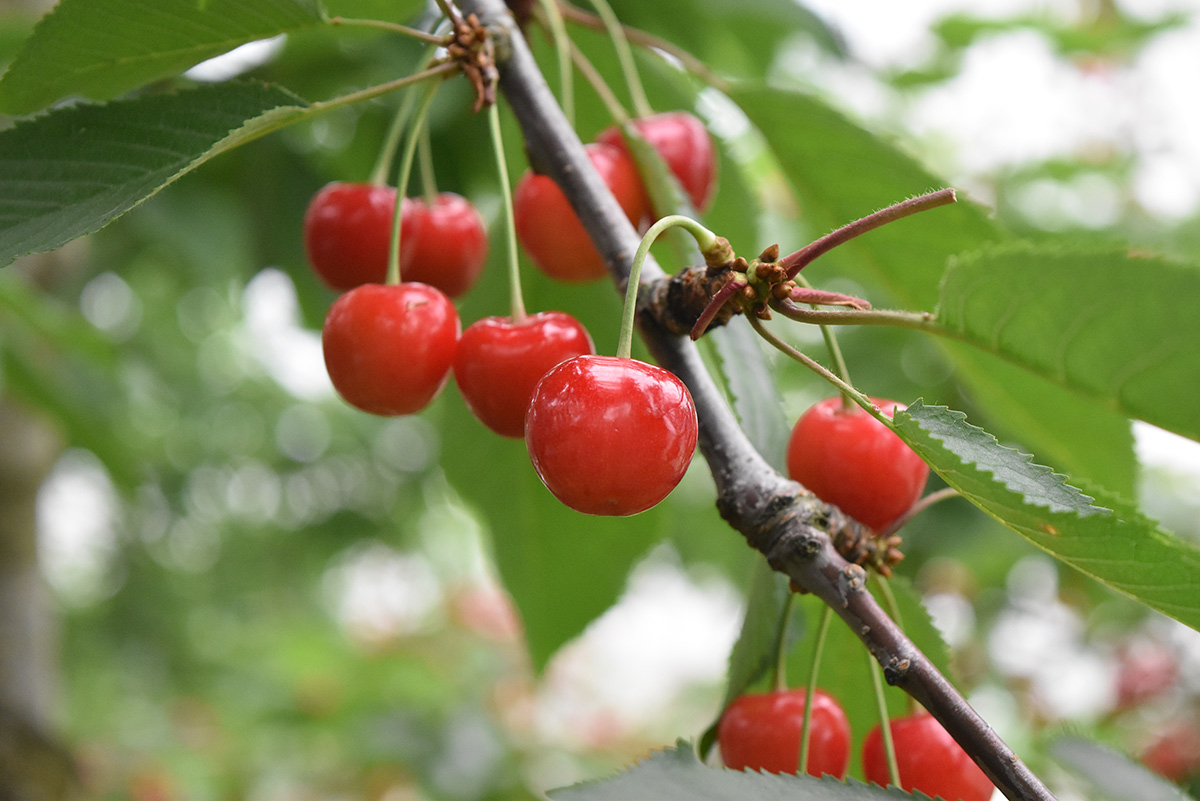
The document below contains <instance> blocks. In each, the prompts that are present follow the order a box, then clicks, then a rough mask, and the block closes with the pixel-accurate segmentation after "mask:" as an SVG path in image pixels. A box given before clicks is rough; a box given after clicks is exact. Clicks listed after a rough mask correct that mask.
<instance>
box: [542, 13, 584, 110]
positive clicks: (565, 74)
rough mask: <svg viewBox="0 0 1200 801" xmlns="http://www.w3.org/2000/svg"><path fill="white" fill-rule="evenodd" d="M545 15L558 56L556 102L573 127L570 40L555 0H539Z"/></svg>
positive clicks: (573, 100)
mask: <svg viewBox="0 0 1200 801" xmlns="http://www.w3.org/2000/svg"><path fill="white" fill-rule="evenodd" d="M539 7H540V8H541V10H542V14H543V16H545V18H546V19H545V20H544V22H545V24H546V27H548V28H549V29H550V36H551V38H552V39H553V41H554V54H555V56H556V57H557V58H558V104H559V106H561V107H562V111H563V116H564V117H566V118H567V122H568V123H570V125H571V127H572V128H574V127H575V75H574V72H573V71H572V69H571V40H570V39H569V38H568V37H567V26H566V23H564V22H563V15H562V10H561V9H560V8H559V7H558V2H557V0H539Z"/></svg>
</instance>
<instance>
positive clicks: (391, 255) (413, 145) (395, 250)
mask: <svg viewBox="0 0 1200 801" xmlns="http://www.w3.org/2000/svg"><path fill="white" fill-rule="evenodd" d="M437 88H438V85H437V84H430V85H429V86H428V87H426V89H425V97H423V98H422V99H421V105H420V106H419V107H418V109H417V113H416V116H415V117H414V118H413V124H412V127H411V128H410V130H409V132H408V138H407V139H406V140H405V142H404V152H403V153H402V154H401V155H400V175H399V176H398V177H397V178H396V210H395V212H394V213H393V214H392V241H391V245H390V246H389V248H388V268H387V279H386V282H387V283H388V284H390V285H394V284H398V283H400V281H401V275H400V231H401V229H402V228H403V227H404V226H403V225H402V222H403V219H404V195H405V193H406V192H407V191H408V179H409V176H410V175H411V174H412V165H413V156H414V155H415V154H416V152H417V140H418V139H419V138H420V133H421V127H422V126H423V125H424V124H425V117H426V115H427V114H428V112H429V106H430V104H432V103H433V97H434V95H435V94H437Z"/></svg>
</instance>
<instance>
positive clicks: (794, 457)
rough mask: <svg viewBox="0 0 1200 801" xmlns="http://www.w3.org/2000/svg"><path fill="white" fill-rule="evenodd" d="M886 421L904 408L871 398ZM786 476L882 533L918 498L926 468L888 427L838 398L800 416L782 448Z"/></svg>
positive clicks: (831, 399)
mask: <svg viewBox="0 0 1200 801" xmlns="http://www.w3.org/2000/svg"><path fill="white" fill-rule="evenodd" d="M871 400H872V402H873V403H875V405H876V406H878V407H879V408H880V409H881V410H882V411H883V413H884V414H885V415H886V416H888V417H891V416H892V414H893V413H894V412H895V410H896V409H898V408H899V409H903V408H905V407H904V405H903V404H901V403H897V402H896V401H889V400H880V399H878V398H872V399H871ZM787 468H788V475H790V476H791V477H792V478H793V479H795V480H796V481H799V482H800V483H801V484H803V485H804V486H805V487H807V488H808V489H809V490H811V491H812V492H813V494H815V495H816V496H817V497H818V498H820V499H821V500H823V501H825V502H826V503H831V504H834V505H835V506H837V507H839V508H840V509H841V510H842V511H843V512H845V513H846V514H848V515H850V516H851V517H853V518H854V519H855V520H858V521H860V522H862V523H865V524H866V525H868V526H870V527H871V528H873V529H875V530H876V531H882V530H883V529H885V528H887V527H888V526H889V525H891V524H892V523H893V522H894V521H895V520H896V519H897V518H899V517H900V516H901V515H903V514H904V513H905V512H907V511H908V509H909V508H910V507H911V506H912V505H913V503H914V502H916V500H917V499H918V498H919V497H921V492H922V490H924V488H925V481H926V479H927V478H929V467H928V465H926V464H925V462H924V461H922V460H921V457H919V456H917V454H916V453H914V452H913V451H912V449H911V448H909V447H908V446H907V445H905V444H904V441H903V440H901V439H900V438H899V437H898V436H896V434H895V433H893V432H892V431H891V430H890V429H888V427H887V426H885V425H884V424H883V423H880V422H879V421H878V420H876V419H875V418H873V417H871V416H870V415H869V414H867V413H866V412H865V411H864V410H862V409H860V408H859V407H858V406H852V407H851V408H850V409H846V408H844V406H843V404H842V399H841V397H840V396H834V397H832V398H826V399H825V400H823V401H820V402H819V403H817V404H815V405H814V406H812V407H811V408H810V409H809V410H808V411H806V412H805V413H804V414H803V415H801V416H800V419H799V420H798V421H797V422H796V426H795V427H794V428H793V429H792V435H791V439H790V440H789V441H788V447H787Z"/></svg>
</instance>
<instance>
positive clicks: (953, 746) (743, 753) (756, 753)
mask: <svg viewBox="0 0 1200 801" xmlns="http://www.w3.org/2000/svg"><path fill="white" fill-rule="evenodd" d="M805 696H806V691H805V689H804V688H802V687H801V688H793V689H790V690H777V691H775V692H770V693H751V694H747V695H743V696H741V697H739V698H738V699H736V700H735V701H734V702H733V703H732V704H730V705H729V707H728V708H727V709H726V710H725V714H724V715H722V717H721V722H720V723H719V724H718V726H717V743H718V745H719V747H720V749H721V759H722V760H723V761H724V762H725V765H726V766H727V767H730V768H733V769H734V770H761V771H767V772H769V773H797V772H798V770H799V764H800V740H801V731H802V728H803V725H804V712H805V708H806V706H807V704H806V701H805ZM889 729H890V731H891V735H892V742H893V745H894V748H895V753H896V763H897V767H898V768H899V775H900V786H901V787H902V788H903V789H904V790H906V791H908V792H913V791H915V790H920V791H921V792H922V793H925V794H926V795H928V796H930V797H931V798H943V799H946V801H987V799H989V798H991V797H992V790H993V786H992V782H991V780H989V779H988V777H987V776H986V775H984V773H983V771H982V770H980V769H979V767H978V766H977V765H976V764H975V763H974V762H972V761H971V758H970V757H969V756H967V754H966V752H965V751H963V750H962V748H961V747H960V746H959V745H958V743H956V742H955V741H954V738H953V737H951V736H950V734H949V733H948V732H947V731H946V730H945V729H944V728H943V727H942V725H941V724H940V723H938V722H937V721H936V720H935V719H934V718H933V716H932V715H930V714H929V713H928V712H924V711H921V712H918V713H916V714H913V715H908V716H906V717H902V718H897V719H895V720H893V721H891V723H890V725H889ZM849 764H850V723H849V721H848V720H847V718H846V713H845V712H844V711H843V710H842V707H841V705H840V704H838V702H837V701H836V700H835V699H834V698H833V697H832V696H830V695H829V694H827V693H825V692H823V691H821V690H815V691H814V692H813V704H812V713H811V715H810V716H809V750H808V760H807V762H806V763H805V766H804V770H805V772H806V773H808V774H810V775H812V776H823V775H826V774H828V775H830V776H834V777H836V778H838V779H844V778H845V777H846V770H847V768H848V767H849ZM862 765H863V773H864V775H865V776H866V778H867V781H869V782H872V783H874V784H879V785H884V786H886V785H888V784H890V783H891V782H890V775H889V770H888V763H887V755H886V752H885V750H884V745H883V729H882V727H881V726H879V725H878V724H876V726H875V727H874V728H872V729H871V731H870V732H869V733H868V734H867V737H866V740H865V741H864V742H863V750H862Z"/></svg>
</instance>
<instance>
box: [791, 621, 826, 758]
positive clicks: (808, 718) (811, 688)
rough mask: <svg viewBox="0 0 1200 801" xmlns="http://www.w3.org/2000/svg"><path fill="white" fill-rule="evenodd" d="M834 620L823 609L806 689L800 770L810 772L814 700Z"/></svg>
mask: <svg viewBox="0 0 1200 801" xmlns="http://www.w3.org/2000/svg"><path fill="white" fill-rule="evenodd" d="M831 620H833V610H832V609H830V608H829V607H828V606H822V607H821V622H820V623H819V624H817V641H816V642H815V643H813V656H812V667H811V668H809V671H808V684H807V685H806V686H805V688H804V724H803V725H802V726H801V727H800V761H799V762H798V763H797V765H799V770H802V771H804V772H805V773H807V772H808V752H809V747H810V745H811V744H812V713H813V700H814V699H815V698H816V695H817V674H818V672H819V671H820V668H821V656H822V654H823V653H824V651H825V639H826V635H827V634H828V633H829V621H831Z"/></svg>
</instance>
